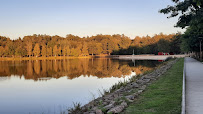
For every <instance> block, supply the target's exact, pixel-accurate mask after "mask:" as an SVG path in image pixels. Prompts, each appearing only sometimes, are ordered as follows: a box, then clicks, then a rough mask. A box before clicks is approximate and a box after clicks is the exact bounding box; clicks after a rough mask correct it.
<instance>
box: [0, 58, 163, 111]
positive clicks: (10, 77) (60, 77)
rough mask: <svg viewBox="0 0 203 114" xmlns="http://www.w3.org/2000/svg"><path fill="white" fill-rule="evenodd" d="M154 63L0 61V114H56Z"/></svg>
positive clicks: (77, 60)
mask: <svg viewBox="0 0 203 114" xmlns="http://www.w3.org/2000/svg"><path fill="white" fill-rule="evenodd" d="M157 64H159V63H158V62H157V61H121V60H112V59H107V58H100V59H67V60H42V61H39V60H38V61H0V114H42V113H43V114H54V113H55V114H58V113H60V112H63V111H65V110H66V109H67V108H68V107H71V106H73V102H80V103H81V104H86V103H88V102H89V101H90V100H92V99H93V98H97V97H98V96H100V94H99V93H100V92H99V91H102V90H103V89H108V88H109V87H111V86H112V85H113V84H115V83H117V82H118V81H123V80H124V79H129V78H130V77H131V76H132V75H135V74H140V73H142V72H144V71H148V70H151V69H153V68H154V67H155V66H156V65H157Z"/></svg>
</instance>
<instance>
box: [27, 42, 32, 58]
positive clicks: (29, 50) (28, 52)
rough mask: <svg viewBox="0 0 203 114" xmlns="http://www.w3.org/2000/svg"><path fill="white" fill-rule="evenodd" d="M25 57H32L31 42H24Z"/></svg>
mask: <svg viewBox="0 0 203 114" xmlns="http://www.w3.org/2000/svg"><path fill="white" fill-rule="evenodd" d="M26 50H27V55H28V56H29V57H30V56H31V55H32V42H26Z"/></svg>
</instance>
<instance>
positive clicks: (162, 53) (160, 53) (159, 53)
mask: <svg viewBox="0 0 203 114" xmlns="http://www.w3.org/2000/svg"><path fill="white" fill-rule="evenodd" d="M158 55H174V53H173V52H170V53H164V52H158Z"/></svg>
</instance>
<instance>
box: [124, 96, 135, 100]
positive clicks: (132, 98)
mask: <svg viewBox="0 0 203 114" xmlns="http://www.w3.org/2000/svg"><path fill="white" fill-rule="evenodd" d="M125 98H126V99H129V100H134V99H135V97H134V95H128V96H125Z"/></svg>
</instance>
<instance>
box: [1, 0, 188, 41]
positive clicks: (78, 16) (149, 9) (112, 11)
mask: <svg viewBox="0 0 203 114" xmlns="http://www.w3.org/2000/svg"><path fill="white" fill-rule="evenodd" d="M0 4H1V7H0V14H1V16H0V35H1V36H7V37H10V38H11V39H16V38H18V37H23V36H25V35H32V34H47V35H60V36H66V34H73V35H78V36H81V37H82V36H87V35H88V36H92V35H96V34H125V35H127V36H129V37H131V38H134V37H135V36H145V35H150V36H152V35H154V34H158V33H160V32H163V33H166V34H169V33H176V32H177V31H181V32H183V31H184V30H182V29H180V28H174V25H175V23H176V22H177V20H178V19H177V18H171V19H167V15H164V14H160V13H158V11H159V10H160V9H161V8H165V7H166V6H167V5H169V4H172V2H171V0H0Z"/></svg>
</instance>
